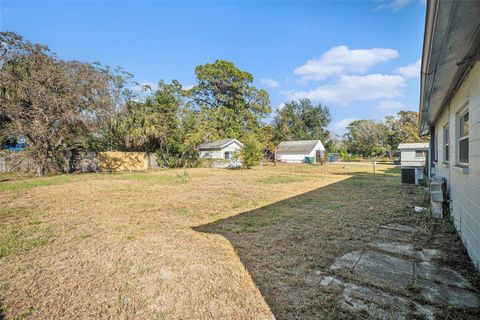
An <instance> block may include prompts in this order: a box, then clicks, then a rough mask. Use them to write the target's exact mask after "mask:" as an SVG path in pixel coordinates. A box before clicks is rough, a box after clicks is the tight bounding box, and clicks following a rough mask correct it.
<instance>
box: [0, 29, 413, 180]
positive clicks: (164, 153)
mask: <svg viewBox="0 0 480 320" xmlns="http://www.w3.org/2000/svg"><path fill="white" fill-rule="evenodd" d="M0 44H1V47H0V144H1V145H8V144H15V142H16V141H18V139H20V138H22V139H25V141H26V145H27V152H28V154H29V156H30V158H31V159H32V160H33V161H34V162H35V164H36V167H37V172H38V174H45V173H50V172H63V171H68V166H66V165H65V164H66V163H68V162H69V161H70V160H71V159H72V158H73V157H75V156H77V155H78V154H79V153H81V152H84V151H90V152H99V151H109V150H115V151H142V152H156V153H157V155H158V157H157V158H158V162H159V164H160V165H161V166H164V167H189V166H195V165H196V164H197V163H198V153H197V152H196V149H195V147H196V146H197V145H199V144H200V143H202V142H205V141H207V140H215V139H221V138H235V139H239V140H241V141H243V142H244V144H245V149H247V150H246V152H245V156H248V157H251V158H252V159H250V161H248V164H249V165H254V164H255V163H256V162H257V161H258V160H259V158H261V157H262V156H265V157H269V156H270V157H271V156H272V155H273V153H274V150H275V146H276V145H277V144H278V143H279V142H280V141H283V140H302V139H320V140H322V141H324V142H325V144H326V146H327V148H331V149H332V150H334V149H335V148H337V147H338V146H339V144H338V143H337V142H338V141H337V140H336V139H335V138H334V137H333V136H332V135H331V134H330V132H329V131H328V130H327V126H328V125H329V123H330V121H331V115H330V111H329V109H328V107H326V106H324V105H322V104H321V103H318V104H314V103H312V102H311V101H310V100H308V99H301V100H298V101H290V102H287V103H285V104H284V106H283V107H282V108H280V109H278V110H275V112H274V113H273V114H272V108H271V106H270V99H269V95H268V92H267V91H265V90H263V89H258V88H256V87H255V86H254V85H253V80H254V79H253V76H252V75H251V74H250V73H248V72H246V71H242V70H240V69H239V68H237V67H236V66H235V65H234V64H233V63H232V62H229V61H224V60H217V61H215V62H213V63H207V64H204V65H200V66H197V67H196V68H195V70H194V72H195V78H196V84H195V85H194V86H193V87H192V88H184V87H183V86H182V85H181V84H180V83H179V82H178V81H176V80H173V81H172V82H170V83H167V82H165V81H163V80H160V81H159V82H158V85H157V86H156V87H154V88H152V87H150V86H141V87H140V85H139V84H138V83H136V82H135V81H134V80H133V79H134V78H133V75H132V74H130V73H128V72H126V71H124V70H123V69H122V68H120V67H116V68H111V67H109V66H104V65H102V64H100V63H85V62H80V61H66V60H63V59H61V58H59V57H58V56H57V55H56V54H55V53H53V52H52V51H50V49H49V48H48V47H47V46H45V45H41V44H34V43H31V42H29V41H27V40H25V39H24V38H23V37H22V36H20V35H18V34H16V33H13V32H1V33H0ZM139 87H140V88H139ZM404 120H406V121H407V122H408V121H410V122H411V121H412V119H410V118H409V119H403V120H401V121H404ZM362 121H363V122H361V121H360V122H353V123H352V124H350V126H349V128H348V131H347V134H346V136H345V139H341V140H342V143H344V146H346V150H348V152H352V153H355V154H360V155H364V156H370V155H372V154H378V153H382V152H386V151H387V150H388V149H389V148H390V149H392V147H393V146H394V144H395V143H397V141H403V140H402V139H405V137H404V136H403V134H401V135H398V134H397V133H395V132H396V130H397V128H396V127H395V126H397V125H398V121H399V120H398V119H397V118H392V119H391V121H390V120H388V121H390V122H391V125H389V127H388V128H389V130H390V131H391V133H388V132H390V131H389V130H387V129H386V128H387V127H386V126H382V128H381V129H380V127H379V128H378V130H379V131H382V130H383V131H382V133H381V134H380V133H378V135H379V136H378V139H377V136H375V139H371V138H368V137H366V134H367V133H369V134H373V135H376V134H377V133H376V130H377V124H376V123H371V122H369V120H362ZM388 121H387V122H388ZM410 122H409V123H410ZM409 126H410V124H409ZM411 126H412V128H413V125H411ZM372 128H374V129H375V130H372ZM409 128H410V127H409ZM410 129H411V128H410ZM410 129H409V130H410ZM402 130H403V124H402ZM412 130H413V129H412ZM385 132H387V136H388V137H387V138H385V136H384V135H385V134H386V133H385ZM412 132H416V130H413V131H412ZM410 134H411V132H410V131H408V135H410ZM380 135H382V137H381V138H380ZM409 137H410V136H409ZM377 140H378V141H377ZM380 140H381V141H380ZM371 141H376V142H375V143H374V144H373V145H372V143H371ZM387 145H388V146H389V147H387Z"/></svg>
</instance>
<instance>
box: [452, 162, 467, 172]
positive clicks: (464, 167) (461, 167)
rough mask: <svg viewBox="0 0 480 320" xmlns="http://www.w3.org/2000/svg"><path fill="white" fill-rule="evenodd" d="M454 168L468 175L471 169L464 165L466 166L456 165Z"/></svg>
mask: <svg viewBox="0 0 480 320" xmlns="http://www.w3.org/2000/svg"><path fill="white" fill-rule="evenodd" d="M453 168H454V169H455V170H456V171H458V172H461V173H463V174H468V172H469V169H470V168H469V167H468V165H464V164H456V165H454V166H453Z"/></svg>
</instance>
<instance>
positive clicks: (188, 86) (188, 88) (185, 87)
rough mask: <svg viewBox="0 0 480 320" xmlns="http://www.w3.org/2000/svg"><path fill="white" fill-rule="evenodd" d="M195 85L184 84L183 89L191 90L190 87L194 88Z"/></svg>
mask: <svg viewBox="0 0 480 320" xmlns="http://www.w3.org/2000/svg"><path fill="white" fill-rule="evenodd" d="M193 87H195V85H194V84H187V85H185V86H182V89H183V90H190V89H192V88H193Z"/></svg>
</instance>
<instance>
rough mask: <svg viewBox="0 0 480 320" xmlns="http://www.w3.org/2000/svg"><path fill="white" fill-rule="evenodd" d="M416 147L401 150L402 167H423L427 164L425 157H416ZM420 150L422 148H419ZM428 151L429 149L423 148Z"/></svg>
mask: <svg viewBox="0 0 480 320" xmlns="http://www.w3.org/2000/svg"><path fill="white" fill-rule="evenodd" d="M415 151H416V150H414V149H411V150H408V149H407V150H401V152H400V161H401V162H400V164H401V166H402V167H423V166H425V160H426V158H425V157H422V158H417V157H415ZM419 151H420V150H419ZM421 151H425V152H428V150H421Z"/></svg>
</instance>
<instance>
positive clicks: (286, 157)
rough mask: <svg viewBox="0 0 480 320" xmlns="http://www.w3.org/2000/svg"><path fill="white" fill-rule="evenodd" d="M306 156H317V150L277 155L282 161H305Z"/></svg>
mask: <svg viewBox="0 0 480 320" xmlns="http://www.w3.org/2000/svg"><path fill="white" fill-rule="evenodd" d="M305 157H315V152H311V153H307V154H281V155H277V160H278V161H281V162H304V161H305Z"/></svg>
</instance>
